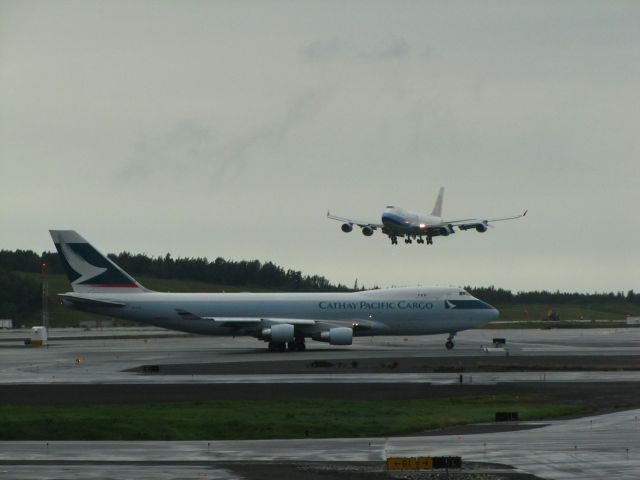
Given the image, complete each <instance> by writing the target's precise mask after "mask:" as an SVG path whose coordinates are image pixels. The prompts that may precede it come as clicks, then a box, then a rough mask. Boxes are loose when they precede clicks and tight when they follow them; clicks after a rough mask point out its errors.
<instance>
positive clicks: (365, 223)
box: [327, 212, 384, 228]
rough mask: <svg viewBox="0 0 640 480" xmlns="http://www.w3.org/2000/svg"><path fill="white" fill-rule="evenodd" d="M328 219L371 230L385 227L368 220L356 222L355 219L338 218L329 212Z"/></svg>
mask: <svg viewBox="0 0 640 480" xmlns="http://www.w3.org/2000/svg"><path fill="white" fill-rule="evenodd" d="M327 218H330V219H331V220H337V221H339V222H344V223H349V224H351V225H357V226H359V227H371V228H382V227H384V225H382V223H380V222H369V221H367V220H356V219H354V218H344V217H338V216H336V215H331V212H327Z"/></svg>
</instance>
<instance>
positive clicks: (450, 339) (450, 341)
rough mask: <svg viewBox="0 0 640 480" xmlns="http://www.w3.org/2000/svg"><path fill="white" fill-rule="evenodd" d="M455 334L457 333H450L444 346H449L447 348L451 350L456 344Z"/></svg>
mask: <svg viewBox="0 0 640 480" xmlns="http://www.w3.org/2000/svg"><path fill="white" fill-rule="evenodd" d="M455 336H456V334H455V333H450V334H449V336H448V337H447V343H445V344H444V346H445V347H447V350H451V349H452V348H453V347H454V346H455V343H453V337H455Z"/></svg>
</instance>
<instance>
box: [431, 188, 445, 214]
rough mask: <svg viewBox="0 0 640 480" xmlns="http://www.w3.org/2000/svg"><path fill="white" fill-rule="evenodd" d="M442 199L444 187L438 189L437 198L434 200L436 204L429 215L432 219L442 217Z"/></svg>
mask: <svg viewBox="0 0 640 480" xmlns="http://www.w3.org/2000/svg"><path fill="white" fill-rule="evenodd" d="M443 197H444V187H440V192H438V198H436V204H435V205H434V206H433V210H432V211H431V215H433V216H434V217H442V199H443Z"/></svg>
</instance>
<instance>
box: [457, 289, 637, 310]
mask: <svg viewBox="0 0 640 480" xmlns="http://www.w3.org/2000/svg"><path fill="white" fill-rule="evenodd" d="M465 290H467V291H468V292H469V293H470V294H471V295H473V296H474V297H477V298H480V299H482V300H483V301H485V302H487V303H491V304H495V305H507V304H528V303H537V304H544V305H561V304H568V303H571V304H577V305H585V304H602V303H619V304H624V303H634V304H640V293H635V292H634V291H633V290H629V291H627V292H626V293H625V292H608V293H567V292H560V291H555V292H548V291H546V290H535V291H531V292H516V293H513V292H512V291H511V290H505V289H503V288H495V287H493V286H491V287H465Z"/></svg>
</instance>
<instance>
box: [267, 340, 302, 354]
mask: <svg viewBox="0 0 640 480" xmlns="http://www.w3.org/2000/svg"><path fill="white" fill-rule="evenodd" d="M306 349H307V346H306V345H305V343H304V337H296V339H295V340H294V341H293V342H269V351H270V352H286V351H287V350H288V351H290V352H304V351H305V350H306Z"/></svg>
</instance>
